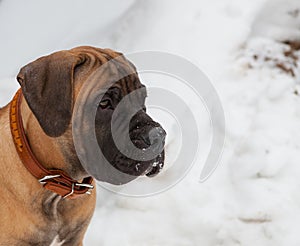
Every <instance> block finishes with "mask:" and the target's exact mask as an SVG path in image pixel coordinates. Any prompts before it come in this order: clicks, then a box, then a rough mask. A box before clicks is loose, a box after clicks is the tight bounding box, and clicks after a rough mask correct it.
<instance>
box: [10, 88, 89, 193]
mask: <svg viewBox="0 0 300 246" xmlns="http://www.w3.org/2000/svg"><path fill="white" fill-rule="evenodd" d="M21 98H22V91H21V89H19V90H18V91H17V93H16V95H15V96H14V98H13V100H12V102H11V104H10V128H11V133H12V136H13V139H14V144H15V147H16V150H17V152H18V154H19V157H20V159H21V160H22V162H23V164H24V166H25V167H26V168H27V170H28V171H29V172H30V173H31V174H32V175H33V176H34V177H35V178H37V179H38V181H39V182H40V183H41V184H42V185H43V187H44V188H46V189H47V190H50V191H52V192H55V193H57V194H58V195H60V196H62V197H63V198H67V197H68V198H76V197H78V196H80V195H83V194H90V192H91V189H93V188H94V187H93V185H92V182H93V178H92V177H87V178H85V179H83V181H82V182H81V183H79V182H77V181H76V180H73V179H72V178H71V177H70V176H69V175H67V174H66V173H65V172H63V171H62V170H58V169H57V170H56V169H53V170H47V169H46V168H45V167H43V166H42V165H41V164H40V163H39V162H38V160H37V159H36V158H35V156H34V154H33V153H32V151H31V148H30V145H29V143H28V140H27V137H26V134H25V131H24V127H23V122H22V116H21V113H20V104H21Z"/></svg>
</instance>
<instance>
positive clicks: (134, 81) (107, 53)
mask: <svg viewBox="0 0 300 246" xmlns="http://www.w3.org/2000/svg"><path fill="white" fill-rule="evenodd" d="M71 51H72V52H74V53H76V54H77V55H78V56H83V57H84V60H85V61H84V65H83V66H80V67H79V68H78V70H76V69H75V77H76V82H75V94H78V91H79V90H80V89H81V87H85V86H84V84H86V83H87V84H91V86H94V87H95V91H98V90H99V88H101V90H108V89H109V88H111V87H117V88H119V89H120V91H121V93H122V95H123V96H124V95H127V94H129V93H130V92H132V91H134V90H136V89H139V88H142V87H144V85H142V84H141V82H140V79H139V76H138V73H137V71H136V68H135V66H134V65H133V64H132V63H131V62H130V61H129V60H127V59H126V57H125V56H123V54H121V53H118V52H115V51H112V50H110V49H99V48H91V47H79V48H76V49H73V50H71Z"/></svg>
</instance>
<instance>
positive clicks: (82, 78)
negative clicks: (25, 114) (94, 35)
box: [17, 46, 166, 184]
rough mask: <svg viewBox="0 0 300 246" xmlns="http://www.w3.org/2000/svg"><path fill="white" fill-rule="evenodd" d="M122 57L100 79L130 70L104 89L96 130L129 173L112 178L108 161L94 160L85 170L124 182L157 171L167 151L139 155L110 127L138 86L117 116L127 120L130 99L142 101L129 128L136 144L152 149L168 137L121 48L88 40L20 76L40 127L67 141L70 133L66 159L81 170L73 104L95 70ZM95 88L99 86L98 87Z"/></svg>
mask: <svg viewBox="0 0 300 246" xmlns="http://www.w3.org/2000/svg"><path fill="white" fill-rule="evenodd" d="M117 57H121V59H120V61H121V63H122V64H121V65H120V66H115V67H114V68H113V69H106V70H105V73H104V74H102V76H101V78H100V79H99V81H96V83H100V85H101V86H103V88H104V87H105V86H106V85H107V82H108V80H109V79H110V76H111V75H112V74H113V73H114V74H115V73H120V74H121V75H122V73H125V74H127V75H126V76H125V77H124V76H120V78H121V79H119V80H118V81H116V82H115V83H113V84H112V85H110V86H109V87H108V88H107V90H105V93H104V94H103V95H102V99H101V102H100V103H99V106H98V108H97V112H96V117H95V133H96V137H97V142H98V144H99V146H100V148H101V150H102V153H103V155H104V156H105V158H106V159H107V161H108V162H109V163H110V164H111V165H112V166H113V167H114V168H115V169H117V170H118V171H120V172H121V173H125V174H127V175H129V176H128V177H130V178H128V177H127V178H122V175H121V176H118V175H116V176H115V177H114V178H111V177H109V175H107V170H104V167H103V168H102V167H96V168H95V167H92V166H89V167H88V168H86V167H85V171H86V172H87V174H88V175H92V176H94V177H95V178H96V179H98V180H100V181H105V182H109V183H113V184H123V183H127V182H129V181H131V180H133V179H134V178H136V177H138V176H141V175H147V176H149V177H152V176H155V175H156V174H157V173H159V171H160V170H161V168H162V167H163V163H164V151H162V152H161V153H159V154H157V155H156V157H154V158H153V159H151V160H146V161H140V160H135V159H131V158H129V157H127V156H126V155H124V154H123V153H122V152H121V151H120V150H119V149H118V148H117V146H116V144H115V142H114V140H113V136H112V135H113V134H112V128H111V125H112V122H111V121H112V119H113V118H112V116H113V113H114V111H115V109H116V107H117V106H118V104H119V103H120V102H121V100H122V99H123V98H124V97H125V96H127V95H129V94H130V93H131V92H133V91H135V90H138V93H136V94H135V97H136V98H137V100H130V103H127V105H125V107H124V109H123V110H122V111H121V112H119V113H118V114H117V115H116V118H114V119H118V118H119V119H121V121H122V117H125V116H126V114H128V113H129V112H130V108H131V107H132V106H135V105H130V104H132V103H138V104H140V105H139V106H140V107H141V109H140V110H138V112H137V113H135V114H134V115H133V117H132V118H131V120H130V123H129V129H128V128H127V129H124V130H127V131H129V136H130V139H131V141H132V143H133V144H134V146H135V147H137V148H138V149H147V148H148V147H149V146H153V145H155V146H156V147H157V148H160V149H163V145H164V141H165V136H166V133H165V131H164V130H163V128H162V127H161V125H160V124H159V123H157V122H155V121H153V120H152V118H151V117H150V116H149V115H148V114H147V113H146V107H145V98H146V90H145V86H144V85H143V84H141V82H140V80H139V78H138V75H137V72H136V69H135V67H134V66H133V65H132V63H130V62H129V61H128V60H127V59H125V58H124V57H123V56H122V54H120V53H117V52H114V51H112V50H109V49H98V48H93V47H88V46H84V47H78V48H75V49H72V50H67V51H59V52H56V53H53V54H51V55H49V56H45V57H41V58H39V59H37V60H36V61H34V62H32V63H29V64H28V65H26V66H25V67H23V68H22V69H21V70H20V73H19V74H18V77H17V80H18V81H19V83H20V85H21V88H22V91H23V94H24V97H25V99H26V101H27V104H28V106H29V108H30V109H31V111H32V112H33V114H34V116H35V117H36V119H37V121H38V122H39V125H40V126H41V129H42V130H43V131H44V133H45V134H46V135H47V136H48V137H51V138H53V139H62V138H63V139H64V141H62V142H63V143H65V142H66V139H67V141H68V144H67V145H66V146H67V147H66V146H62V149H63V150H64V151H63V152H64V153H63V154H64V156H65V158H66V162H67V163H69V164H68V165H73V167H72V170H76V169H78V170H80V169H82V166H81V165H80V162H79V159H78V158H77V157H76V156H75V155H76V152H75V148H74V144H73V142H72V141H73V140H72V139H73V138H72V136H70V135H72V131H71V129H72V126H71V122H72V116H73V107H74V104H75V101H76V100H77V96H78V93H79V91H80V89H81V88H82V87H83V86H84V83H87V81H88V80H89V79H90V77H91V75H92V73H93V72H95V70H97V69H99V68H100V67H101V66H102V65H103V64H105V63H107V62H108V61H109V60H111V59H114V58H117ZM93 93H99V92H98V91H94V92H93ZM126 108H127V109H128V110H127V109H126ZM69 169H70V168H69Z"/></svg>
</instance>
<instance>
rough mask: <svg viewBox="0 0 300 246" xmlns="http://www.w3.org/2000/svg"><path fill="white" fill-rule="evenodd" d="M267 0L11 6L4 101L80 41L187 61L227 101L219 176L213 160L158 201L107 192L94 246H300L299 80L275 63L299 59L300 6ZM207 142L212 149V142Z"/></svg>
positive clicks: (6, 19)
mask: <svg viewBox="0 0 300 246" xmlns="http://www.w3.org/2000/svg"><path fill="white" fill-rule="evenodd" d="M265 2H266V1H263V0H253V1H249V0H223V1H217V0H211V1H204V0H188V1H174V0H173V1H171V0H164V1H158V0H151V1H150V0H148V1H147V0H146V1H145V0H139V1H134V0H127V1H121V0H112V1H104V0H98V1H96V0H94V1H78V0H72V1H71V0H68V1H58V0H55V1H53V0H52V1H47V2H46V1H37V0H36V1H33V0H27V1H17V0H2V1H0V38H1V39H0V40H1V41H0V42H1V45H0V55H1V56H0V57H1V66H0V105H4V104H6V103H8V102H9V101H10V99H11V97H12V95H13V93H14V92H15V91H16V89H17V88H18V84H17V82H16V80H15V79H14V78H15V76H16V74H17V73H18V70H19V69H20V67H22V66H23V65H25V64H26V63H28V62H29V61H31V60H33V59H36V58H38V57H39V56H42V55H45V54H49V53H51V52H53V51H57V50H61V49H67V48H72V47H74V46H77V45H94V46H98V47H109V48H113V49H116V50H119V51H122V52H123V53H127V52H133V51H141V50H161V51H167V52H171V53H174V54H177V55H181V56H183V57H185V58H187V59H189V60H190V61H192V62H193V63H195V64H196V65H197V66H199V67H200V68H201V69H202V70H203V71H204V72H205V73H206V74H207V75H208V76H209V77H210V79H211V80H212V82H213V84H214V86H215V88H216V90H217V91H218V93H219V95H220V98H221V100H222V102H223V107H224V109H225V115H226V125H227V130H226V135H227V138H226V143H225V146H224V153H223V158H222V160H221V163H220V165H219V167H218V168H217V170H216V172H215V173H214V174H213V175H212V176H211V177H210V178H209V179H208V180H207V181H206V182H205V183H199V182H198V179H199V176H200V171H201V167H202V164H203V160H202V159H203V158H205V156H204V157H199V161H198V162H197V163H195V165H194V168H193V169H192V170H191V172H190V173H189V174H188V176H187V177H185V179H184V180H183V181H181V182H180V183H179V184H178V185H176V186H175V187H174V188H172V189H170V190H168V191H166V192H164V193H161V194H159V195H156V196H151V197H147V198H129V197H123V196H119V195H114V194H112V193H110V192H107V191H105V190H102V189H98V203H97V209H96V212H95V215H94V218H93V221H92V223H91V225H90V227H89V230H88V232H87V234H86V237H85V244H86V245H105V246H113V245H124V246H127V245H128V246H135V245H137V246H141V245H147V246H148V245H151V246H152V245H170V246H177V245H187V246H189V245H205V246H215V245H225V246H232V245H246V246H248V245H249V246H253V245H257V246H258V245H259V246H260V245H261V246H267V245H272V246H277V245H289V246H292V245H295V246H296V245H300V239H299V232H298V230H299V226H300V193H299V187H300V178H299V177H300V165H299V163H300V153H299V152H300V151H299V148H300V131H299V125H300V106H299V104H300V99H299V96H297V95H296V94H295V93H294V92H295V90H299V84H298V81H299V77H298V74H297V73H296V75H295V77H292V76H291V75H290V74H287V73H284V72H283V71H282V70H280V69H279V68H278V67H276V66H275V65H274V64H273V63H272V62H266V59H264V57H271V60H272V59H273V60H276V59H277V60H280V61H282V62H283V63H284V62H287V63H288V61H287V59H286V58H285V57H284V56H283V51H284V49H287V47H286V46H284V45H282V44H281V43H279V42H278V41H284V40H288V39H300V33H299V32H300V31H299V30H300V29H299V28H300V19H299V16H298V15H297V14H295V15H294V17H292V15H291V14H289V13H293V11H296V12H295V13H297V9H300V3H299V1H297V0H289V1H285V0H276V1H270V2H267V3H265ZM253 54H256V55H257V56H258V59H253ZM146 84H147V83H146ZM183 96H184V97H189V94H188V93H187V94H186V95H183ZM192 107H193V109H194V110H195V111H197V110H198V107H199V105H198V104H193V105H192ZM201 107H202V106H201ZM205 117H207V116H205V115H203V121H202V119H200V118H199V121H202V123H200V124H202V125H203V129H206V130H207V129H209V125H208V121H207V120H206V119H205ZM163 124H166V125H168V124H171V123H170V122H163ZM169 135H170V136H169ZM173 135H174V134H173ZM168 137H169V138H170V139H174V138H176V136H172V132H171V134H170V133H169V134H168ZM201 139H202V141H201V143H200V149H202V150H203V149H204V150H206V149H207V148H208V147H207V146H208V145H209V141H208V139H209V137H208V136H207V137H205V136H204V137H203V138H201ZM169 141H170V140H169ZM170 142H171V141H170ZM170 145H171V144H170ZM174 150H176V148H173V149H172V146H170V148H169V152H167V155H170V156H172V155H175V154H176V153H174V152H175V151H174ZM203 153H205V151H203ZM163 175H166V174H164V173H163V174H162V176H161V179H163V177H164V176H163Z"/></svg>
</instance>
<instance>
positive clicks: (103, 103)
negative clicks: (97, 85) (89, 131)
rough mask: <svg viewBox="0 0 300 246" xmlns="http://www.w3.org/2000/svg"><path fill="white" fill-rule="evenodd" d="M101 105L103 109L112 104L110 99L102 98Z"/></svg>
mask: <svg viewBox="0 0 300 246" xmlns="http://www.w3.org/2000/svg"><path fill="white" fill-rule="evenodd" d="M99 106H100V107H101V108H102V109H106V108H108V107H110V106H111V103H110V100H108V99H104V100H102V101H101V102H100V103H99Z"/></svg>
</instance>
